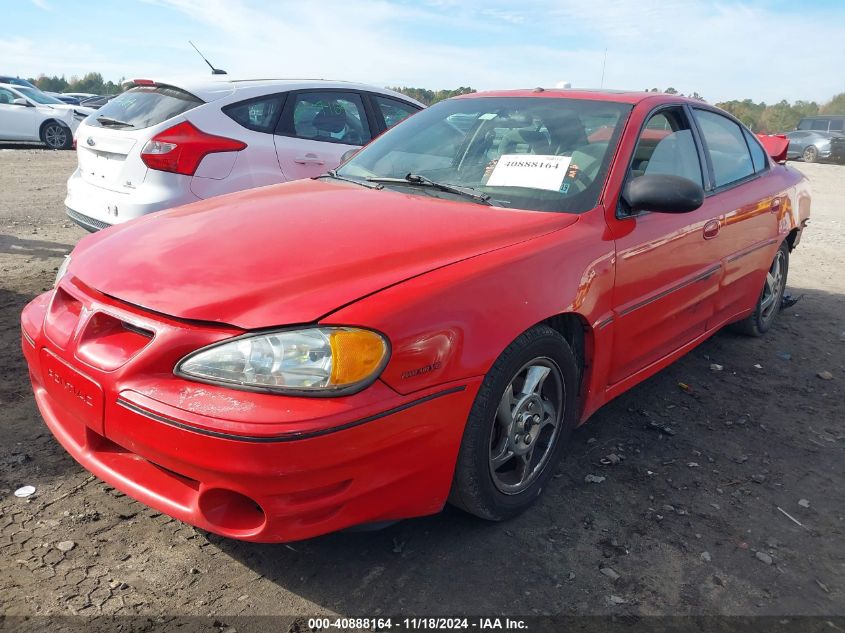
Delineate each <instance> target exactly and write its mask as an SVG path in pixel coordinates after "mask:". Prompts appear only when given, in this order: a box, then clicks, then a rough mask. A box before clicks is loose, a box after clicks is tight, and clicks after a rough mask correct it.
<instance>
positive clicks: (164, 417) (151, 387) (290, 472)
mask: <svg viewBox="0 0 845 633" xmlns="http://www.w3.org/2000/svg"><path fill="white" fill-rule="evenodd" d="M62 285H63V290H62V291H61V293H62V294H61V296H60V297H59V299H54V297H53V295H54V293H53V292H48V293H45V294H44V295H41V296H40V297H37V298H36V299H35V300H34V301H33V302H31V303H30V304H29V305H28V306H27V307H26V308H25V310H24V312H23V314H22V317H21V320H22V328H23V334H22V346H23V351H24V355H25V356H26V359H27V362H28V364H29V371H30V378H31V381H32V386H33V390H34V393H35V399H36V402H37V404H38V407H39V410H40V411H41V414H42V416H43V418H44V420H45V422H46V423H47V426H48V427H49V428H50V430H51V431H52V433H53V434H54V435H55V436H56V438H57V439H58V440H59V442H61V444H62V445H63V446H64V447H65V449H67V451H68V452H69V453H70V454H71V455H72V456H73V457H74V458H75V459H76V460H77V461H78V462H79V463H80V464H82V465H83V466H84V467H85V468H86V469H88V470H89V471H91V472H92V473H94V474H95V475H97V476H98V477H100V478H101V479H102V480H104V481H106V482H108V483H109V484H110V485H112V486H114V487H115V488H117V489H119V490H121V491H123V492H125V493H126V494H128V495H130V496H132V497H134V498H135V499H137V500H139V501H141V502H143V503H145V504H147V505H149V506H151V507H153V508H156V509H157V510H159V511H161V512H164V513H166V514H168V515H170V516H172V517H175V518H177V519H180V520H182V521H185V522H186V523H190V524H192V525H195V526H197V527H200V528H202V529H205V530H208V531H210V532H214V533H217V534H221V535H223V536H227V537H231V538H238V539H244V540H250V541H264V542H280V541H293V540H298V539H303V538H308V537H312V536H316V535H319V534H324V533H327V532H331V531H335V530H339V529H342V528H345V527H349V526H353V525H357V524H362V523H369V522H378V521H388V520H395V519H401V518H408V517H413V516H421V515H425V514H432V513H435V512H438V511H439V510H440V509H441V508H442V507H443V505H444V503H445V501H446V498H447V496H448V493H449V488H450V485H451V480H452V474H453V470H454V465H455V460H456V458H457V452H458V448H459V445H460V441H461V436H462V434H463V429H464V423H465V421H466V418H467V415H468V413H469V409H470V407H471V405H472V401H473V399H474V397H475V393H476V391H477V389H478V386H479V384H480V379H477V380H471V381H466V382H463V383H461V384H455V383H452V384H449V385H441V386H439V387H438V388H435V389H431V390H426V391H423V392H419V393H416V394H413V395H410V396H401V395H399V394H397V393H396V392H394V391H393V390H392V389H390V388H389V387H388V386H387V385H385V384H384V383H382V382H380V381H377V382H376V383H375V384H374V385H373V386H371V387H370V388H368V389H366V390H364V391H363V392H361V393H359V394H355V395H353V396H347V397H344V398H330V399H309V398H295V397H284V396H274V395H267V394H252V393H248V392H235V391H232V390H226V389H224V388H216V387H212V386H208V385H200V384H198V383H191V382H189V381H184V380H182V379H180V378H178V377H176V376H174V375H173V374H172V373H171V372H162V371H161V366H160V365H158V362H157V360H156V355H157V354H159V353H160V352H161V349H163V347H176V348H177V349H175V350H174V352H175V353H176V354H182V353H183V352H184V349H179V348H180V345H179V344H178V343H175V342H174V340H175V339H174V338H173V337H174V336H175V334H177V333H178V332H177V333H174V332H168V330H171V329H177V330H178V329H180V328H181V329H183V330H184V329H185V328H186V327H187V326H186V325H185V324H179V323H175V322H170V321H167V320H166V319H162V320H159V319H158V318H156V319H153V318H151V317H150V315H149V314H148V313H147V314H145V313H143V312H142V311H140V310H136V309H134V308H132V307H131V306H125V305H122V304H118V303H117V302H114V301H112V300H109V299H108V298H105V297H96V298H95V297H94V296H93V293H92V295H91V296H84V295H83V294H82V293H81V292H80V289H79V288H77V287H75V286H74V285H73V284H70V283H67V282H63V284H62ZM65 295H68V296H71V295H72V296H75V297H77V298H79V299H81V303H82V309H81V310H80V311H79V312H80V318H79V320H78V321H79V322H78V323H77V324H76V325H74V326H73V327H69V325H68V323H69V321H68V312H67V311H66V310H64V308H63V307H62V306H59V307H58V308H57V307H56V306H57V304H61V303H62V302H65V303H66V302H67V297H66V296H65ZM65 307H66V306H65ZM71 312H73V311H72V310H71ZM97 315H100V316H97ZM106 316H108V317H109V318H111V317H113V318H117V319H119V320H121V322H123V323H128V324H130V327H132V328H137V329H138V330H147V331H152V332H154V334H153V338H152V339H151V340H150V342H149V344H148V345H147V346H146V347H143V348H142V349H141V350H140V351H138V352H137V353H136V354H135V356H132V358H130V360H128V361H127V362H126V363H125V364H123V365H121V366H119V367H114V365H115V363H116V362H119V360H118V361H114V359H111V360H110V357H109V354H113V353H114V351H113V349H111V348H113V347H114V346H115V345H120V343H119V337H118V335H117V334H116V333H115V332H114V331H110V330H109V326H107V325H104V323H105V322H106V321H105V320H104V319H106ZM98 319H99V320H98ZM69 329H70V330H72V333H71V334H70V335H69V336H67V337H65V336H64V333H66V332H67V331H68V330H69ZM98 332H99V333H102V332H111V333H110V334H108V337H110V338H109V340H108V341H107V344H106V345H100V346H99V347H97V341H96V340H94V339H95V338H96V336H98ZM183 334H184V332H183ZM208 334H209V333H208V332H205V333H204V337H205V338H208ZM230 334H231V333H226V335H230ZM214 336H216V335H212V338H213V337H214ZM65 339H66V341H67V342H64V341H65ZM57 340H58V341H59V343H57ZM63 342H64V344H60V343H63ZM194 344H195V342H191V343H190V345H194ZM110 346H111V347H110ZM92 361H94V362H93V364H92ZM166 362H167V363H169V362H170V361H169V360H167V361H166ZM96 365H100V366H99V367H98V366H96ZM171 368H172V365H171ZM98 387H99V389H100V390H101V392H99V391H98V390H97V389H98ZM80 401H81V402H82V403H83V404H80ZM100 411H101V413H102V415H99V414H98V412H100Z"/></svg>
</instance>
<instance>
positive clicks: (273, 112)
mask: <svg viewBox="0 0 845 633" xmlns="http://www.w3.org/2000/svg"><path fill="white" fill-rule="evenodd" d="M133 83H134V87H132V88H131V89H130V90H128V91H126V92H124V93H123V94H121V95H119V96H118V97H115V98H114V99H112V100H111V101H110V102H109V103H107V104H106V105H104V106H103V107H102V108H100V109H99V110H97V113H96V115H95V116H92V117H90V118H88V119H87V120H86V121H85V122H84V123H83V124H82V125H81V126H80V128H79V131H78V133H77V136H76V137H77V156H78V161H79V166H78V168H77V169H76V171H75V172H74V173H73V175H72V176H71V177H70V179H69V180H68V187H67V198H66V199H65V207H66V208H67V214H68V216H69V217H70V218H71V219H72V220H74V222H76V223H77V224H79V225H80V226H82V227H83V228H85V229H87V230H89V231H96V230H99V229H102V228H106V227H108V226H111V225H112V224H117V223H120V222H126V221H127V220H131V219H132V218H136V217H138V216H141V215H145V214H148V213H152V212H154V211H160V210H162V209H169V208H171V207H176V206H179V205H182V204H187V203H189V202H195V201H197V200H201V199H204V198H211V197H213V196H217V195H220V194H224V193H231V192H234V191H240V190H243V189H250V188H252V187H260V186H263V185H270V184H275V183H280V182H285V181H288V180H297V179H300V178H309V177H313V176H318V175H320V174H322V173H324V172H326V171H328V170H330V169H334V168H335V167H337V166H338V164H339V163H340V161H341V157H342V156H343V154H345V153H346V152H347V151H349V150H350V149H357V148H358V147H360V146H361V145H364V144H365V143H367V142H369V141H370V139H372V138H373V137H375V136H377V135H379V134H381V133H382V132H383V131H384V130H385V129H387V128H389V127H391V126H393V125H395V124H396V123H398V122H399V121H401V120H402V119H404V118H405V117H407V116H409V115H411V114H413V113H414V112H416V111H418V110H420V109H422V108H423V105H422V104H421V103H419V102H418V101H414V100H413V99H410V98H409V97H406V96H404V95H401V94H398V93H396V92H392V91H390V90H385V89H382V88H376V87H373V86H366V85H361V84H353V83H347V82H341V81H325V80H313V79H309V80H295V79H284V80H282V79H278V80H276V79H273V80H269V79H265V80H234V79H231V78H228V77H225V76H212V77H205V78H202V79H193V80H185V81H152V80H135V81H134V82H133Z"/></svg>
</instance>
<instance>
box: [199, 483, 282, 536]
mask: <svg viewBox="0 0 845 633" xmlns="http://www.w3.org/2000/svg"><path fill="white" fill-rule="evenodd" d="M199 510H200V512H202V514H203V516H204V517H205V519H206V520H207V521H208V522H209V523H210V524H212V525H213V526H214V527H216V528H218V529H220V530H221V531H224V532H233V533H235V532H238V533H242V532H254V531H255V530H257V529H259V528H260V527H261V526H262V525H264V521H265V520H266V516H265V514H264V510H262V508H261V506H260V505H258V503H256V502H255V501H254V500H253V499H250V498H249V497H247V496H246V495H242V494H240V493H238V492H234V491H232V490H226V489H224V488H212V489H211V490H206V491H205V492H203V493H202V494H201V495H200V498H199Z"/></svg>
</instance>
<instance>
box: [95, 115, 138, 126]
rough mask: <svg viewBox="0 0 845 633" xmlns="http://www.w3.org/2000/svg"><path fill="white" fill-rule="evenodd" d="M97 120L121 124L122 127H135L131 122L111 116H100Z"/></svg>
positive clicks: (104, 122) (110, 123)
mask: <svg viewBox="0 0 845 633" xmlns="http://www.w3.org/2000/svg"><path fill="white" fill-rule="evenodd" d="M97 120H98V121H99V122H100V123H102V124H103V125H120V126H122V127H135V126H134V125H132V124H131V123H127V122H126V121H121V120H120V119H113V118H111V117H110V116H98V117H97Z"/></svg>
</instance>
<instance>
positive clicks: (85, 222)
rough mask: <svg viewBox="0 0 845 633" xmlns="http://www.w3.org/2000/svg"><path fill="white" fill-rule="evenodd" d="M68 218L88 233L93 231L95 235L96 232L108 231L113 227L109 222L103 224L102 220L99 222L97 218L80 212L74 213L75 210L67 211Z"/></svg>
mask: <svg viewBox="0 0 845 633" xmlns="http://www.w3.org/2000/svg"><path fill="white" fill-rule="evenodd" d="M66 211H67V216H68V217H69V218H70V219H71V220H73V221H74V222H76V223H77V224H78V225H79V226H81V227H82V228H83V229H85V230H86V231H91V233H94V232H95V231H99V230H100V229H107V228H109V227H110V226H111V224H109V223H108V222H103V221H102V220H97V219H95V218H92V217H89V216H87V215H84V214H82V213H79V212H78V211H74V210H73V209H67V208H66Z"/></svg>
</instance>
